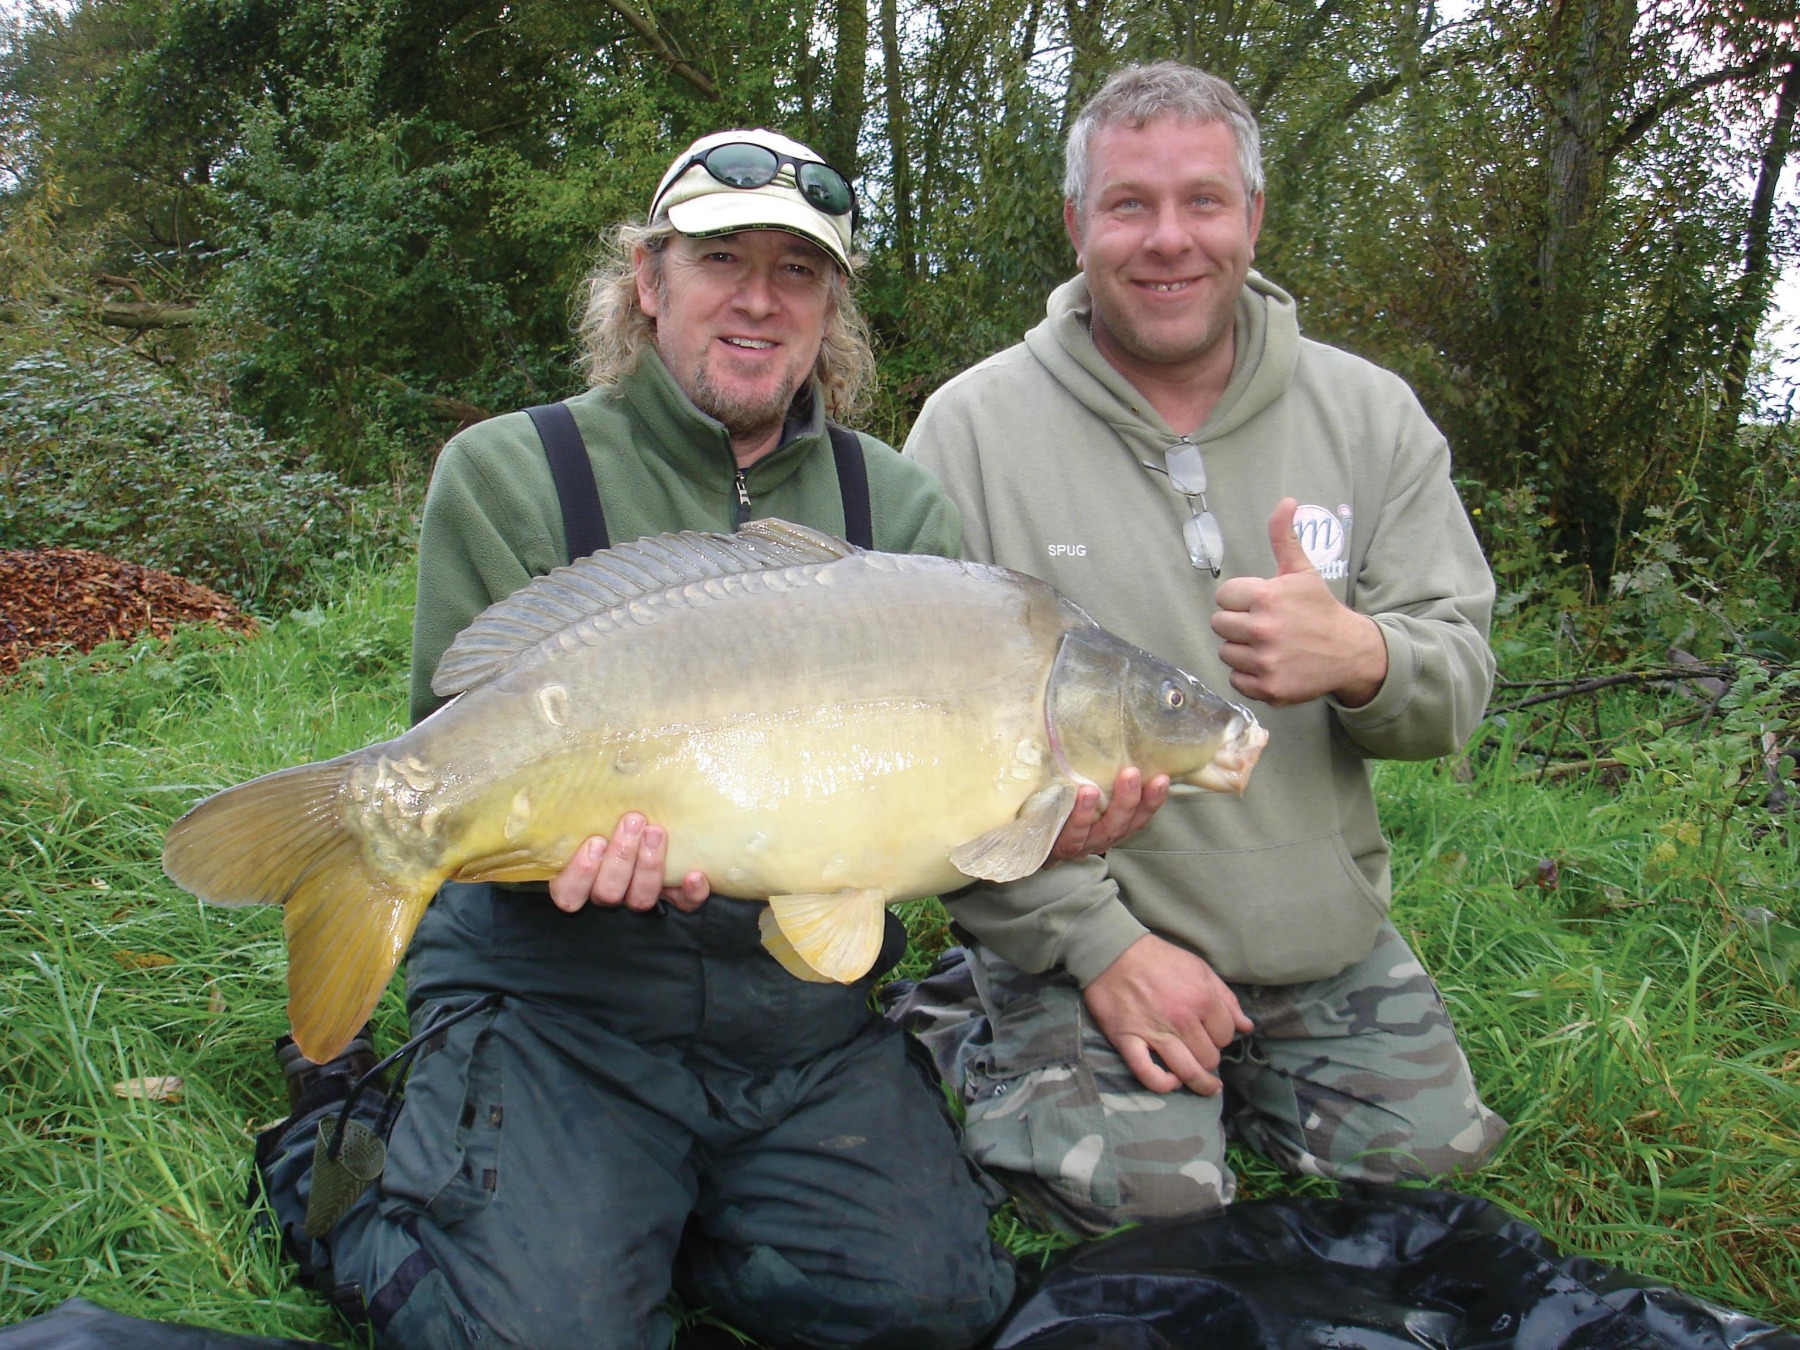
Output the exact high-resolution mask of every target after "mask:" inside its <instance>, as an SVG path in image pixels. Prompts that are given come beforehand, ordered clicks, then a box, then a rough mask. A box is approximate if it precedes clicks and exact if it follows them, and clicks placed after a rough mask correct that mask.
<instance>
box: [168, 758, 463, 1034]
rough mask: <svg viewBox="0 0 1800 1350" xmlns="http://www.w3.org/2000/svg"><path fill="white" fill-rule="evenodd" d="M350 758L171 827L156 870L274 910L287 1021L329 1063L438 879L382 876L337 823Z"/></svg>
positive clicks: (267, 782)
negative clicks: (278, 909)
mask: <svg viewBox="0 0 1800 1350" xmlns="http://www.w3.org/2000/svg"><path fill="white" fill-rule="evenodd" d="M356 758H357V757H356V756H354V755H344V756H341V757H339V758H337V759H333V760H325V761H322V762H321V763H317V764H303V765H300V766H299V767H297V768H292V769H283V770H281V771H280V772H279V773H271V774H265V775H264V776H263V777H261V778H255V779H252V780H251V781H250V782H248V783H242V784H240V785H238V786H237V787H233V788H227V789H226V790H225V791H223V792H219V793H216V794H214V795H213V796H211V797H208V798H207V799H206V800H205V801H203V802H201V803H200V804H199V805H198V806H196V807H194V809H193V810H191V811H189V812H188V813H187V814H186V815H184V816H183V817H181V819H180V820H178V821H176V822H175V824H174V825H172V826H171V827H170V828H169V833H168V837H167V839H166V840H165V841H164V844H163V871H164V872H165V873H166V874H167V875H168V877H169V879H170V880H171V881H173V882H174V883H175V884H176V885H178V886H180V887H181V888H182V889H183V890H187V891H191V892H192V893H193V894H194V895H197V896H199V897H200V899H202V900H205V901H207V902H209V903H211V904H215V905H246V904H264V905H281V906H283V908H284V911H285V912H284V915H283V921H284V926H285V928H286V931H287V948H288V1019H289V1022H290V1024H291V1026H292V1030H293V1034H294V1041H295V1043H296V1044H297V1045H298V1046H299V1047H300V1053H301V1054H303V1055H305V1056H306V1057H307V1058H308V1059H312V1060H327V1059H330V1058H331V1057H332V1056H334V1055H335V1054H337V1053H338V1051H340V1050H342V1049H343V1048H344V1046H345V1045H347V1044H348V1043H349V1041H350V1038H351V1037H352V1036H354V1035H355V1034H356V1032H357V1031H358V1030H359V1029H360V1028H361V1027H362V1025H363V1023H364V1022H366V1021H368V1019H369V1014H370V1013H371V1012H372V1011H373V1010H374V1008H375V1004H376V1001H377V1000H378V999H379V998H380V997H381V992H382V990H383V989H385V988H386V987H387V982H388V980H389V979H390V978H391V977H392V976H393V973H394V969H395V967H396V966H398V965H399V964H400V957H401V956H402V954H403V953H404V952H405V951H406V944H407V943H408V942H409V941H411V939H412V934H413V930H414V929H415V928H417V927H418V926H419V918H420V916H421V915H422V914H424V912H425V906H426V905H428V904H429V903H430V902H431V897H432V895H433V894H434V893H435V892H436V891H437V888H438V883H439V882H440V881H441V880H442V878H441V877H440V876H438V875H435V874H431V873H427V872H419V873H416V874H402V875H389V874H387V873H384V872H382V871H380V870H378V869H377V868H376V867H375V866H374V865H373V864H372V863H371V862H370V861H369V859H368V856H367V854H366V852H365V850H364V848H363V846H362V842H361V840H360V839H359V838H358V837H357V835H355V834H354V833H353V832H352V831H351V830H350V829H349V828H348V827H347V826H346V824H345V805H344V787H345V779H346V777H347V775H348V773H349V770H350V768H351V767H352V764H353V763H354V762H355V760H356Z"/></svg>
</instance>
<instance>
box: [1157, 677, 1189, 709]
mask: <svg viewBox="0 0 1800 1350" xmlns="http://www.w3.org/2000/svg"><path fill="white" fill-rule="evenodd" d="M1162 696H1163V707H1165V708H1167V709H1168V710H1169V711H1170V712H1178V711H1180V710H1181V708H1183V707H1184V706H1186V704H1187V690H1185V689H1183V688H1182V687H1181V686H1180V685H1178V684H1176V683H1175V682H1174V681H1172V680H1165V681H1164V682H1163V688H1162Z"/></svg>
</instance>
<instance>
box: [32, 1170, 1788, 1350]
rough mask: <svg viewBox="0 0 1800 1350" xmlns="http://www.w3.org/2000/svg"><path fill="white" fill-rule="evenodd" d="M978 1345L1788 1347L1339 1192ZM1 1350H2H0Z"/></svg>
mask: <svg viewBox="0 0 1800 1350" xmlns="http://www.w3.org/2000/svg"><path fill="white" fill-rule="evenodd" d="M988 1344H989V1345H990V1346H991V1347H992V1350H1027V1348H1028V1350H1078V1348H1079V1350H1190V1347H1192V1348H1193V1350H1325V1347H1330V1348H1331V1350H1417V1348H1418V1347H1429V1350H1627V1348H1628V1347H1629V1350H1752V1347H1754V1350H1800V1335H1797V1334H1795V1333H1794V1332H1792V1331H1786V1330H1783V1329H1781V1328H1779V1327H1774V1326H1771V1325H1769V1324H1768V1323H1766V1322H1758V1321H1756V1320H1754V1319H1752V1318H1750V1317H1746V1316H1744V1315H1743V1314H1742V1313H1736V1312H1732V1311H1730V1310H1728V1309H1725V1308H1720V1307H1717V1306H1716V1305H1714V1304H1711V1303H1708V1302H1706V1301H1705V1300H1704V1299H1700V1298H1697V1297H1695V1296H1694V1295H1692V1294H1687V1293H1683V1292H1681V1291H1680V1290H1677V1289H1671V1288H1669V1287H1667V1286H1665V1285H1658V1284H1655V1283H1653V1282H1651V1281H1649V1280H1645V1279H1643V1278H1640V1277H1638V1276H1635V1275H1630V1274H1627V1273H1625V1272H1624V1271H1621V1270H1617V1269H1614V1268H1613V1267H1610V1266H1605V1265H1602V1264H1600V1263H1599V1262H1597V1261H1590V1260H1587V1259H1585V1258H1583V1257H1579V1256H1562V1255H1559V1254H1558V1252H1557V1250H1556V1248H1555V1247H1554V1246H1552V1245H1551V1243H1550V1242H1549V1240H1548V1239H1546V1238H1545V1237H1544V1236H1543V1235H1542V1234H1541V1233H1539V1232H1537V1231H1536V1230H1535V1229H1534V1228H1532V1227H1531V1226H1530V1225H1529V1224H1526V1223H1524V1222H1522V1221H1521V1220H1519V1219H1515V1218H1514V1217H1513V1216H1512V1215H1510V1214H1508V1213H1507V1212H1506V1211H1505V1210H1503V1209H1501V1208H1500V1207H1499V1206H1497V1205H1494V1204H1491V1203H1489V1202H1488V1201H1486V1200H1478V1199H1476V1198H1475V1197H1473V1196H1467V1195H1457V1194H1454V1193H1452V1192H1449V1191H1432V1190H1415V1189H1412V1188H1410V1187H1400V1186H1349V1185H1346V1186H1345V1187H1344V1188H1343V1192H1342V1195H1341V1197H1340V1198H1339V1199H1336V1200H1327V1199H1313V1198H1300V1197H1286V1198H1274V1199H1267V1200H1255V1201H1249V1202H1246V1203H1243V1204H1238V1205H1233V1206H1231V1207H1230V1208H1229V1209H1227V1210H1225V1211H1224V1212H1223V1213H1221V1214H1216V1215H1212V1216H1210V1217H1207V1218H1203V1219H1189V1220H1181V1221H1175V1222H1170V1223H1164V1224H1156V1225H1147V1226H1145V1227H1141V1228H1134V1229H1131V1230H1130V1231H1128V1232H1125V1233H1121V1234H1119V1235H1118V1236H1116V1237H1111V1238H1105V1239H1102V1240H1100V1241H1098V1242H1091V1243H1087V1244H1085V1245H1083V1246H1080V1247H1076V1248H1072V1249H1070V1250H1069V1251H1068V1252H1067V1253H1065V1254H1064V1255H1063V1256H1061V1257H1060V1258H1059V1259H1057V1260H1055V1261H1053V1262H1052V1263H1051V1264H1050V1266H1049V1267H1048V1268H1047V1269H1046V1270H1045V1271H1044V1273H1043V1275H1042V1276H1041V1277H1040V1278H1039V1279H1038V1280H1037V1281H1036V1282H1035V1284H1034V1285H1033V1286H1032V1287H1031V1288H1030V1289H1029V1290H1028V1291H1027V1292H1026V1293H1025V1294H1024V1295H1023V1296H1022V1297H1021V1298H1020V1299H1019V1300H1018V1301H1017V1302H1016V1303H1014V1305H1013V1308H1012V1311H1011V1312H1010V1313H1009V1314H1008V1315H1007V1318H1006V1320H1005V1321H1004V1322H1003V1323H1002V1324H1001V1326H1000V1329H999V1331H997V1332H996V1333H995V1334H994V1336H993V1338H992V1339H991V1340H990V1341H989V1343H988ZM0 1350H4V1348H3V1347H0Z"/></svg>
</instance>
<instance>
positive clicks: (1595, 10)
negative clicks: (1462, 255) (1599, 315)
mask: <svg viewBox="0 0 1800 1350" xmlns="http://www.w3.org/2000/svg"><path fill="white" fill-rule="evenodd" d="M1636 20H1637V6H1636V4H1635V3H1633V0H1563V2H1562V3H1560V4H1558V6H1557V8H1556V11H1555V13H1554V15H1553V16H1552V18H1551V21H1550V31H1549V51H1550V62H1551V68H1550V70H1549V71H1548V72H1547V79H1546V89H1545V93H1546V96H1547V99H1548V102H1549V105H1550V106H1549V112H1550V125H1549V132H1548V136H1547V143H1546V145H1545V151H1544V171H1545V182H1544V214H1543V234H1542V236H1541V238H1540V239H1539V242H1538V254H1537V288H1536V289H1537V296H1536V302H1537V303H1536V321H1535V323H1534V324H1533V325H1532V331H1531V333H1530V335H1529V350H1528V351H1527V352H1526V353H1525V354H1524V361H1525V364H1524V371H1525V388H1524V390H1523V391H1522V392H1523V393H1524V396H1525V401H1526V405H1527V408H1528V413H1527V421H1526V424H1525V433H1526V436H1527V438H1528V440H1531V441H1535V445H1534V446H1532V447H1531V449H1532V450H1533V451H1535V455H1536V457H1537V458H1540V459H1542V460H1544V461H1546V462H1547V463H1548V464H1549V465H1550V476H1551V481H1550V483H1549V488H1550V505H1551V510H1552V512H1553V513H1554V514H1555V516H1556V518H1557V521H1558V524H1559V526H1560V527H1561V530H1562V532H1563V537H1564V542H1565V543H1566V544H1567V546H1568V547H1569V548H1570V549H1571V551H1572V552H1574V553H1576V555H1577V556H1580V557H1584V558H1586V559H1588V560H1590V561H1594V562H1598V563H1599V564H1600V565H1601V567H1602V568H1603V569H1604V568H1605V567H1606V566H1607V565H1608V561H1609V559H1610V555H1611V551H1612V544H1613V541H1612V539H1611V537H1610V531H1611V521H1612V518H1613V514H1614V513H1613V511H1612V510H1611V509H1610V504H1609V499H1608V498H1607V496H1606V494H1605V492H1604V489H1603V488H1602V487H1601V485H1600V483H1599V481H1598V479H1599V466H1598V464H1597V463H1595V462H1594V454H1593V452H1592V450H1591V448H1590V447H1591V444H1592V438H1591V437H1589V436H1588V435H1587V434H1586V433H1587V413H1588V411H1589V410H1588V407H1587V398H1588V394H1589V390H1588V383H1589V381H1588V378H1587V371H1586V364H1585V361H1584V359H1583V355H1584V353H1585V352H1586V351H1587V342H1586V335H1587V329H1588V324H1589V320H1590V318H1591V317H1592V315H1593V313H1594V311H1595V310H1596V309H1597V308H1598V295H1597V293H1596V287H1597V285H1598V274H1599V272H1600V270H1601V269H1600V262H1601V260H1600V259H1599V258H1598V257H1597V256H1596V254H1595V243H1594V237H1593V235H1594V226H1595V223H1596V220H1597V218H1598V215H1599V211H1600V207H1601V205H1602V203H1603V202H1604V200H1605V195H1606V179H1607V172H1608V169H1609V167H1610V160H1609V149H1608V147H1609V145H1610V143H1611V140H1612V137H1611V135H1610V129H1611V126H1612V124H1613V122H1614V120H1615V119H1616V118H1617V116H1618V101H1619V97H1620V91H1621V88H1622V86H1623V83H1624V81H1625V79H1626V72H1625V70H1624V65H1625V62H1626V61H1627V60H1628V59H1629V54H1630V43H1631V32H1632V28H1633V25H1634V24H1635V23H1636Z"/></svg>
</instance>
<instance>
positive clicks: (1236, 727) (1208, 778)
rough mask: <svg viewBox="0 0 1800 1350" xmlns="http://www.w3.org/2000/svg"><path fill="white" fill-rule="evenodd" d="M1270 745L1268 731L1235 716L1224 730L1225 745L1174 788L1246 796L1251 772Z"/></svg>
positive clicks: (1173, 787) (1252, 720)
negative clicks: (1264, 749) (1209, 760)
mask: <svg viewBox="0 0 1800 1350" xmlns="http://www.w3.org/2000/svg"><path fill="white" fill-rule="evenodd" d="M1268 743H1269V732H1268V728H1266V727H1264V726H1263V725H1262V723H1260V722H1258V721H1256V720H1254V719H1245V718H1238V717H1234V718H1232V719H1231V725H1230V726H1229V727H1227V728H1226V730H1225V743H1224V744H1223V745H1221V746H1220V747H1219V753H1218V754H1216V755H1214V756H1213V757H1212V760H1211V762H1209V763H1208V764H1207V765H1206V766H1205V767H1204V768H1202V769H1201V770H1199V771H1198V772H1197V773H1192V774H1189V775H1187V776H1186V777H1184V778H1182V779H1181V780H1180V782H1179V783H1178V784H1171V788H1172V789H1175V788H1179V787H1187V788H1190V789H1192V790H1196V791H1206V792H1232V793H1236V794H1237V795H1238V796H1240V797H1241V796H1243V795H1244V789H1245V788H1247V787H1249V786H1250V771H1251V770H1252V769H1254V768H1255V767H1256V761H1257V760H1258V759H1260V758H1261V757H1262V751H1263V747H1264V746H1265V745H1267V744H1268Z"/></svg>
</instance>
